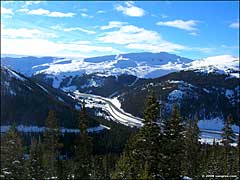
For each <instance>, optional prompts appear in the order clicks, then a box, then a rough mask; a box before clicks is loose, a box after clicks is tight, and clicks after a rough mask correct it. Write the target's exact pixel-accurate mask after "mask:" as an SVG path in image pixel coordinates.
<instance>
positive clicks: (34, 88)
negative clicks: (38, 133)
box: [1, 66, 78, 128]
mask: <svg viewBox="0 0 240 180" xmlns="http://www.w3.org/2000/svg"><path fill="white" fill-rule="evenodd" d="M77 104H78V103H77V102H76V101H74V100H73V99H72V98H71V97H69V96H68V95H67V94H65V93H64V92H61V91H59V90H56V89H54V88H52V87H49V86H46V85H45V84H40V83H39V82H36V81H34V80H33V79H31V78H28V77H25V76H24V75H22V74H20V73H17V72H15V71H13V70H11V69H9V68H6V67H4V66H1V125H11V124H13V123H16V124H18V125H19V124H24V125H38V126H43V125H44V121H45V119H46V117H47V114H48V111H49V110H55V111H56V112H57V114H59V119H60V125H61V126H63V127H70V128H72V127H76V124H77V122H76V118H75V117H77V111H76V110H75V106H76V105H77ZM69 115H70V116H69Z"/></svg>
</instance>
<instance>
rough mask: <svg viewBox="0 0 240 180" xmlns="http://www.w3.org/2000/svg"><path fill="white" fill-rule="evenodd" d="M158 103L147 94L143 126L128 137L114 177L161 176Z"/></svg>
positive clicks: (156, 177)
mask: <svg viewBox="0 0 240 180" xmlns="http://www.w3.org/2000/svg"><path fill="white" fill-rule="evenodd" d="M158 113H159V105H158V102H157V99H156V97H155V94H154V93H153V92H151V93H150V94H149V96H148V99H147V103H146V109H145V111H144V126H143V127H142V128H141V129H140V130H139V132H138V133H137V134H136V135H135V136H134V137H133V138H132V139H130V141H129V143H128V145H127V146H126V148H125V152H124V154H123V156H122V157H121V158H120V160H119V162H118V164H117V169H116V171H115V173H114V177H115V178H121V179H124V178H127V179H142V175H144V176H145V177H147V178H150V179H159V178H161V176H160V173H161V168H160V167H159V164H160V160H161V153H160V152H161V148H160V144H161V131H160V127H159V125H158V122H157V118H158Z"/></svg>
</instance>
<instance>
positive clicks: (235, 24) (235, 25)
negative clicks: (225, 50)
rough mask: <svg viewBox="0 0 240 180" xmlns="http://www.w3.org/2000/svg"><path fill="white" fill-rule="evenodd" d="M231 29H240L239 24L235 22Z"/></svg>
mask: <svg viewBox="0 0 240 180" xmlns="http://www.w3.org/2000/svg"><path fill="white" fill-rule="evenodd" d="M229 27H230V28H236V29H239V22H234V23H232V24H230V25H229Z"/></svg>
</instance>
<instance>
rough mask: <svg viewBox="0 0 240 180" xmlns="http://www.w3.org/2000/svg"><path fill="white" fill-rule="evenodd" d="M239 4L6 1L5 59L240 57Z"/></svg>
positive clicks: (3, 16) (3, 27)
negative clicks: (129, 55)
mask: <svg viewBox="0 0 240 180" xmlns="http://www.w3.org/2000/svg"><path fill="white" fill-rule="evenodd" d="M238 9H239V2H237V1H236V2H221V1H219V2H214V1H212V2H210V1H206V2H201V1H197V2H183V1H179V2H174V1H165V2H158V1H152V2H146V1H136V2H133V1H125V2H123V1H114V2H113V1H105V2H103V1H99V2H61V1H60V2H57V1H52V2H49V1H48V2H46V1H26V2H24V1H22V2H21V1H20V2H11V1H8V2H3V1H1V20H2V24H1V30H2V31H1V39H2V54H17V55H36V56H49V55H51V56H79V57H89V56H100V55H109V54H119V53H129V52H144V51H145V52H146V51H148V52H161V51H165V52H169V53H175V54H178V55H181V56H185V57H188V58H194V59H199V58H203V57H208V56H216V55H223V54H229V55H233V56H239V50H238V49H239V13H238Z"/></svg>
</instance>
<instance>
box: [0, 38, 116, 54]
mask: <svg viewBox="0 0 240 180" xmlns="http://www.w3.org/2000/svg"><path fill="white" fill-rule="evenodd" d="M96 52H100V53H119V51H118V50H117V49H114V48H112V47H104V46H94V45H90V44H81V43H80V42H79V41H77V42H71V43H62V42H52V41H49V40H47V39H41V38H35V39H26V38H23V39H7V38H2V54H15V55H31V56H46V54H47V55H50V56H78V57H79V56H89V53H96Z"/></svg>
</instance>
